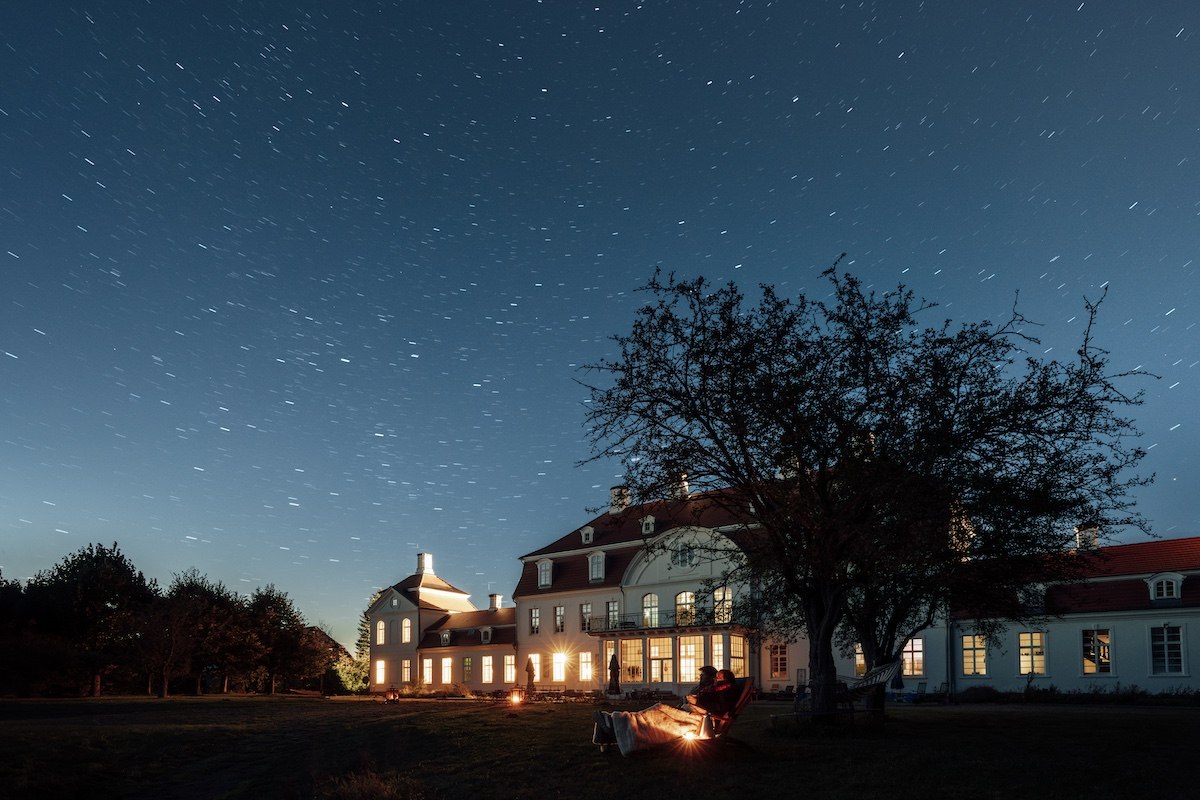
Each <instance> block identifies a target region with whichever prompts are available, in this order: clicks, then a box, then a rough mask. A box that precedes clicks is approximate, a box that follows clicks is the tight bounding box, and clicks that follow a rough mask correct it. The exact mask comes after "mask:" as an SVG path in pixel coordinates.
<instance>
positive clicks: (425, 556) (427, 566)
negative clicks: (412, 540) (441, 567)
mask: <svg viewBox="0 0 1200 800" xmlns="http://www.w3.org/2000/svg"><path fill="white" fill-rule="evenodd" d="M417 574H418V575H434V576H436V574H437V573H435V572H434V571H433V553H417Z"/></svg>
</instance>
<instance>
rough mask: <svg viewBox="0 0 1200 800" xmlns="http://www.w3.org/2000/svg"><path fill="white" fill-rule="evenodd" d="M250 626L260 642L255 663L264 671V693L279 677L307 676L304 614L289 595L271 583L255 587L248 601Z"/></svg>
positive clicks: (308, 659) (308, 660)
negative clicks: (265, 686)
mask: <svg viewBox="0 0 1200 800" xmlns="http://www.w3.org/2000/svg"><path fill="white" fill-rule="evenodd" d="M248 609H249V619H250V624H251V627H252V628H253V630H254V632H255V633H256V634H257V636H258V640H259V643H260V644H261V646H262V649H261V651H260V652H259V666H260V667H261V668H262V669H263V671H264V674H265V675H266V680H267V685H268V693H270V694H274V693H275V689H276V685H277V683H278V681H279V680H280V678H283V677H285V676H289V675H293V676H299V677H308V675H310V674H312V673H310V672H309V671H308V670H309V667H310V666H311V652H310V648H309V647H308V644H309V642H308V641H307V637H308V634H307V631H306V625H305V622H304V617H303V616H302V615H301V614H300V612H299V611H298V610H297V609H296V607H295V605H294V604H293V603H292V600H291V598H289V597H288V596H287V594H285V593H284V592H281V591H279V590H278V589H276V588H275V586H274V584H267V585H266V586H265V587H262V588H260V589H256V590H255V591H254V593H253V594H252V595H250V602H249V605H248Z"/></svg>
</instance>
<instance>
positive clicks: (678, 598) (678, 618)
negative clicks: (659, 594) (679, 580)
mask: <svg viewBox="0 0 1200 800" xmlns="http://www.w3.org/2000/svg"><path fill="white" fill-rule="evenodd" d="M695 622H696V593H695V592H680V593H679V594H677V595H675V624H676V625H693V624H695Z"/></svg>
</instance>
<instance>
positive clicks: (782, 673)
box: [767, 643, 788, 680]
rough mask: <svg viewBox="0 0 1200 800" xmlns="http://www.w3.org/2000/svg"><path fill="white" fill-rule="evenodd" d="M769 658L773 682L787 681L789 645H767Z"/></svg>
mask: <svg viewBox="0 0 1200 800" xmlns="http://www.w3.org/2000/svg"><path fill="white" fill-rule="evenodd" d="M767 658H768V660H769V662H770V665H771V679H772V680H787V678H788V658H787V645H786V644H778V643H772V644H769V645H767Z"/></svg>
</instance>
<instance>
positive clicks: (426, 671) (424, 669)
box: [421, 658, 433, 686]
mask: <svg viewBox="0 0 1200 800" xmlns="http://www.w3.org/2000/svg"><path fill="white" fill-rule="evenodd" d="M421 683H423V684H425V685H426V686H429V685H431V684H432V683H433V659H432V658H422V659H421Z"/></svg>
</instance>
